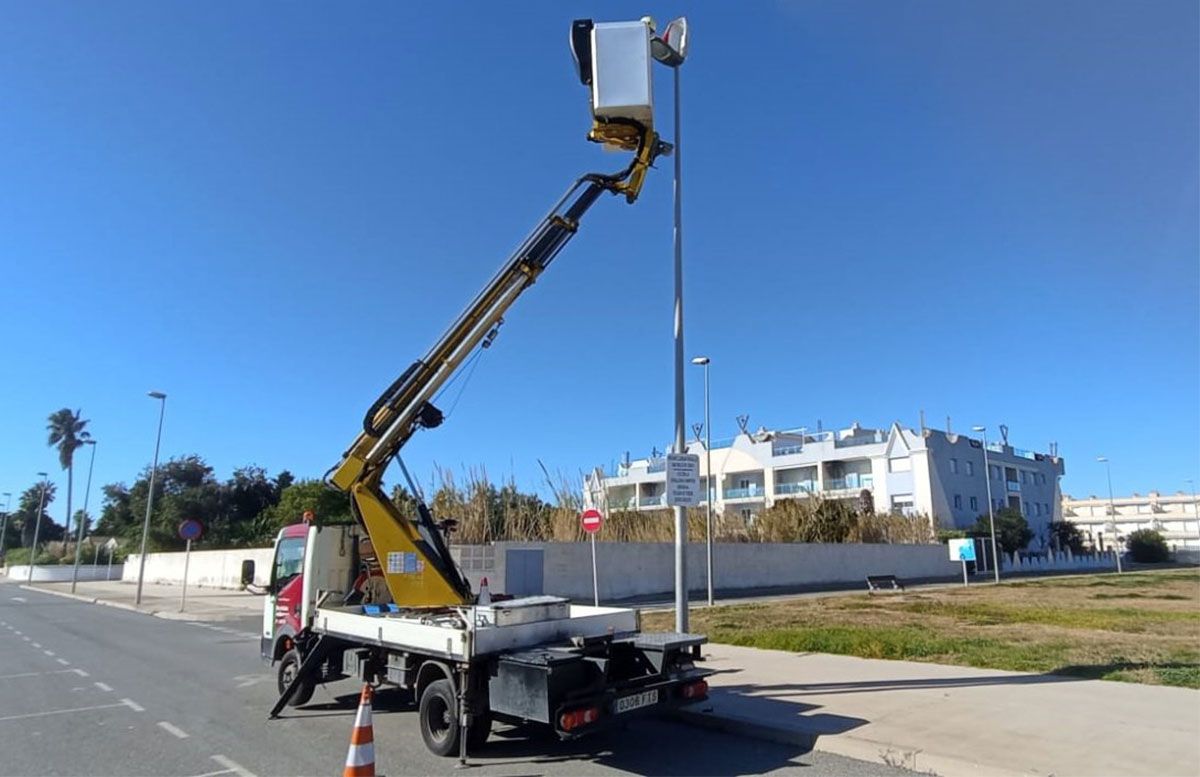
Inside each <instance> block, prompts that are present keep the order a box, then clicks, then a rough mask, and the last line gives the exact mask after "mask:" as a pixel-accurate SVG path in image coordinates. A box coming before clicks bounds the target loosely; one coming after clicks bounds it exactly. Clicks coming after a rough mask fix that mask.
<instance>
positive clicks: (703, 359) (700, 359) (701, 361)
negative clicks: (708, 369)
mask: <svg viewBox="0 0 1200 777" xmlns="http://www.w3.org/2000/svg"><path fill="white" fill-rule="evenodd" d="M709 361H710V360H709V358H708V357H707V356H697V357H696V358H694V359H692V364H698V365H700V366H701V367H703V366H704V365H706V364H708V362H709Z"/></svg>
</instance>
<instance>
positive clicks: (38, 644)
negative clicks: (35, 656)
mask: <svg viewBox="0 0 1200 777" xmlns="http://www.w3.org/2000/svg"><path fill="white" fill-rule="evenodd" d="M29 644H31V645H33V646H34V647H35V648H37V649H38V650H41V649H42V643H41V642H30V643H29Z"/></svg>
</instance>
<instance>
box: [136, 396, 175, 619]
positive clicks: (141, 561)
mask: <svg viewBox="0 0 1200 777" xmlns="http://www.w3.org/2000/svg"><path fill="white" fill-rule="evenodd" d="M147 396H149V397H151V398H153V399H157V400H158V401H159V404H158V435H157V436H156V437H155V438H154V464H153V465H152V466H151V467H150V493H149V494H147V495H146V520H145V521H144V522H143V523H142V551H141V555H140V556H139V557H138V585H137V597H136V598H135V599H134V604H141V603H142V579H143V578H144V577H145V576H146V538H147V537H148V536H149V535H150V511H151V510H152V509H153V508H154V476H155V475H156V474H158V446H159V443H161V442H162V427H163V415H164V414H165V413H166V412H167V395H166V394H164V393H162V392H161V391H151V392H148V393H147Z"/></svg>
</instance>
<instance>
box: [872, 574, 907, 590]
mask: <svg viewBox="0 0 1200 777" xmlns="http://www.w3.org/2000/svg"><path fill="white" fill-rule="evenodd" d="M903 590H904V583H901V582H900V581H899V580H898V579H896V576H895V575H867V591H868V593H876V592H878V591H903Z"/></svg>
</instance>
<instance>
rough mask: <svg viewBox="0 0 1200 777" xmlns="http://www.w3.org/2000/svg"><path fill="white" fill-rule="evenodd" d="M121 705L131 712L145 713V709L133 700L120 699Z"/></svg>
mask: <svg viewBox="0 0 1200 777" xmlns="http://www.w3.org/2000/svg"><path fill="white" fill-rule="evenodd" d="M121 704H123V705H125V706H126V707H128V708H129V709H131V710H133V711H134V712H145V711H146V708H145V707H143V706H142V705H140V704H138V703H137V702H136V701H134V700H133V699H121Z"/></svg>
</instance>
